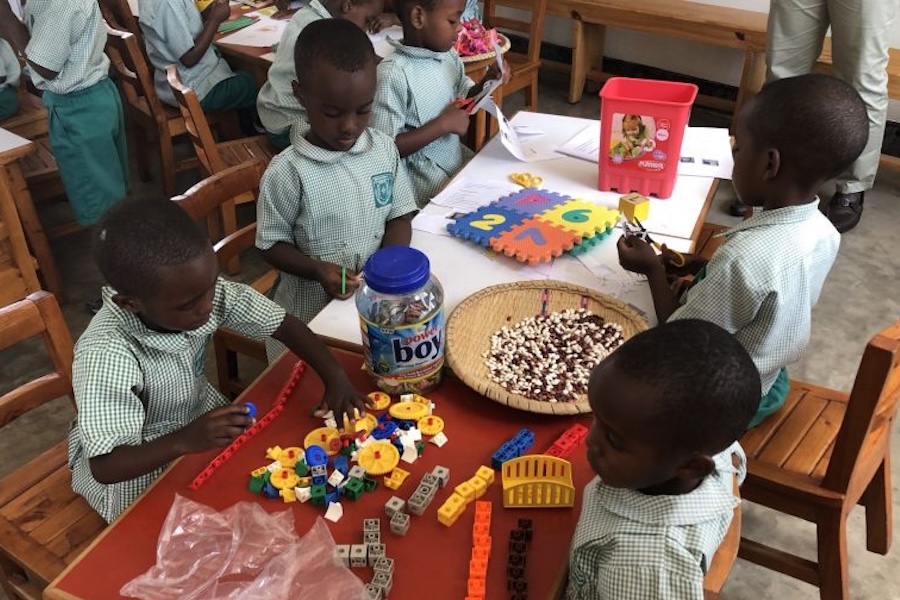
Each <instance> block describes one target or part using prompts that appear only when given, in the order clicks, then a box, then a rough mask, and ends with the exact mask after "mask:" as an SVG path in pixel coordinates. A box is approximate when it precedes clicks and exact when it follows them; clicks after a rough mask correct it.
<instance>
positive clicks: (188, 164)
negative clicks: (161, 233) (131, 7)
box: [106, 0, 198, 196]
mask: <svg viewBox="0 0 900 600" xmlns="http://www.w3.org/2000/svg"><path fill="white" fill-rule="evenodd" d="M109 1H115V0H109ZM123 2H124V0H123ZM126 4H127V3H126ZM132 18H133V17H132ZM107 33H108V34H109V35H108V36H107V38H106V53H107V54H108V55H109V58H110V61H111V62H112V64H113V67H114V69H115V71H116V75H117V77H116V81H117V83H118V85H119V89H120V90H121V92H122V97H123V99H124V101H125V113H126V114H127V115H128V123H129V125H130V128H129V129H130V131H129V134H130V137H131V139H132V140H133V142H134V143H133V144H132V148H133V150H134V154H135V161H136V162H137V166H138V174H139V176H140V178H141V180H142V181H148V180H149V179H150V155H149V152H148V149H149V147H150V140H151V139H154V138H155V139H156V140H157V141H158V142H159V162H160V168H161V169H162V174H163V191H164V193H165V194H166V196H172V195H174V194H175V174H176V173H178V172H180V171H185V170H187V169H193V168H195V167H197V165H198V162H197V159H196V157H193V156H191V157H189V158H187V159H182V160H176V159H175V140H176V138H178V137H179V136H183V135H187V128H186V126H185V123H184V118H183V117H182V116H181V113H180V111H179V110H178V109H177V108H173V107H171V106H166V105H164V104H163V103H162V102H160V100H159V97H158V96H157V95H156V89H155V88H154V87H153V71H152V70H151V69H150V67H149V63H148V62H147V60H146V58H145V57H144V52H143V50H142V47H141V45H140V44H139V42H138V39H137V38H136V37H135V36H134V34H132V33H129V32H125V31H119V30H118V29H109V30H108V32H107Z"/></svg>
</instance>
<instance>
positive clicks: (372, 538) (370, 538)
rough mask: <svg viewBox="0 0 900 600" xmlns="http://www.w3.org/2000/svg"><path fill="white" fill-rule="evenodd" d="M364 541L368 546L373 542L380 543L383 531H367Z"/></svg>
mask: <svg viewBox="0 0 900 600" xmlns="http://www.w3.org/2000/svg"><path fill="white" fill-rule="evenodd" d="M363 543H365V545H366V546H369V545H371V544H380V543H381V532H380V531H366V532H364V533H363Z"/></svg>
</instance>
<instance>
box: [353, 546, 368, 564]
mask: <svg viewBox="0 0 900 600" xmlns="http://www.w3.org/2000/svg"><path fill="white" fill-rule="evenodd" d="M368 564H369V559H368V554H367V550H366V545H365V544H353V545H352V546H350V566H351V567H366V566H368Z"/></svg>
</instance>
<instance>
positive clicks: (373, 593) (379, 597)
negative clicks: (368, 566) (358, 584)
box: [366, 583, 384, 600]
mask: <svg viewBox="0 0 900 600" xmlns="http://www.w3.org/2000/svg"><path fill="white" fill-rule="evenodd" d="M366 598H367V599H368V600H384V595H383V594H382V592H381V588H380V587H378V586H376V585H372V584H371V583H367V584H366Z"/></svg>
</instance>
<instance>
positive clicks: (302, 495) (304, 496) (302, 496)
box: [294, 487, 312, 502]
mask: <svg viewBox="0 0 900 600" xmlns="http://www.w3.org/2000/svg"><path fill="white" fill-rule="evenodd" d="M294 495H295V496H296V497H297V500H299V501H300V502H306V501H307V500H309V499H310V498H311V497H312V492H311V491H310V489H309V488H308V487H296V488H294Z"/></svg>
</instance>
